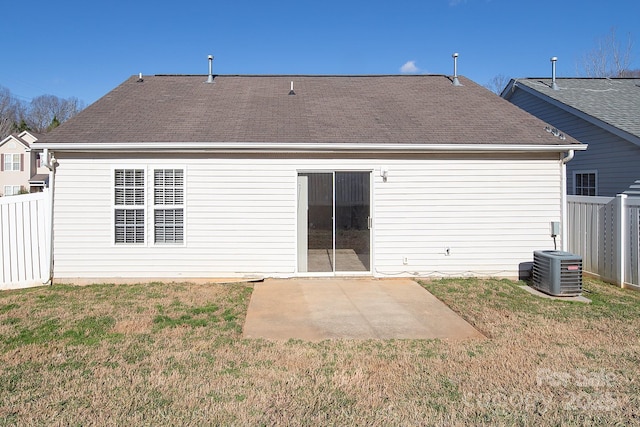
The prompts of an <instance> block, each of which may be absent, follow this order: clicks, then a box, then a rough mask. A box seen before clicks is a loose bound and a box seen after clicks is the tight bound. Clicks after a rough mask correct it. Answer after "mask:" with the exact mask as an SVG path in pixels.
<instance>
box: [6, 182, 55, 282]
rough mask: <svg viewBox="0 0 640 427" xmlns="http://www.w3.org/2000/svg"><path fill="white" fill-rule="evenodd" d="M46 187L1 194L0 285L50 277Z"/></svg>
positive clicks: (37, 280)
mask: <svg viewBox="0 0 640 427" xmlns="http://www.w3.org/2000/svg"><path fill="white" fill-rule="evenodd" d="M49 215H50V209H49V190H48V189H45V191H44V192H42V193H32V194H25V195H19V196H8V197H1V198H0V256H1V257H2V261H0V289H18V288H26V287H30V286H37V285H42V284H44V283H46V282H47V281H48V280H49V269H50V258H49V250H50V249H49V223H50V222H49V220H48V219H49Z"/></svg>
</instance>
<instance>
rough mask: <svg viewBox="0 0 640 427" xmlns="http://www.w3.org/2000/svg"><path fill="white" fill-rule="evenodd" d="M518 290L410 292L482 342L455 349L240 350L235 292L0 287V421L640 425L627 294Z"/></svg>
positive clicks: (498, 286)
mask: <svg viewBox="0 0 640 427" xmlns="http://www.w3.org/2000/svg"><path fill="white" fill-rule="evenodd" d="M519 284H520V283H517V282H511V281H505V280H477V279H464V280H440V281H430V282H425V283H423V285H424V286H425V287H426V288H428V289H429V290H430V291H431V292H432V293H434V294H435V295H436V296H438V297H439V298H440V299H442V300H443V301H445V303H447V304H448V305H449V306H450V307H452V308H453V309H454V310H456V311H457V312H459V313H461V314H462V315H463V316H464V317H465V318H466V319H467V320H468V321H470V322H471V323H473V324H474V325H475V326H476V327H477V328H478V329H480V330H481V331H483V332H484V333H485V334H487V335H488V336H489V337H490V339H488V340H483V341H465V342H445V341H439V340H395V341H394V340H368V341H348V340H335V341H324V342H320V343H307V342H301V341H296V340H291V341H288V342H269V341H264V340H244V339H242V338H241V328H242V322H243V320H244V317H245V314H246V309H247V305H248V301H249V298H250V294H251V290H252V287H251V286H250V285H247V284H234V285H220V284H209V285H196V284H185V283H181V284H163V283H152V284H137V285H95V286H89V287H71V286H59V285H58V286H54V287H50V288H39V289H29V290H24V291H6V292H2V293H0V425H13V424H21V425H23V424H26V425H43V424H56V425H69V424H88V425H97V424H99V425H103V424H109V425H115V424H118V425H119V424H134V425H216V424H223V425H230V424H231V425H274V424H276V425H277V424H287V425H312V424H313V425H317V424H322V425H424V424H427V425H463V424H467V425H469V424H471V425H483V424H484V425H559V424H563V425H603V424H608V425H612V424H616V423H618V424H620V425H629V424H634V423H635V424H638V423H640V411H639V410H638V407H639V403H640V401H639V399H638V395H639V392H640V386H639V383H640V379H639V377H638V372H639V369H638V366H639V363H640V342H639V334H638V330H637V327H638V326H637V325H638V323H637V319H638V318H639V315H640V293H637V292H631V291H626V290H620V289H617V288H614V287H612V286H609V285H605V284H602V283H599V282H596V281H591V280H589V281H586V283H585V288H587V289H588V290H590V291H591V293H590V294H588V297H590V298H591V299H592V300H593V303H592V304H589V305H585V304H578V303H568V302H564V301H552V300H544V299H540V298H537V297H534V296H532V295H530V294H528V293H526V292H524V291H523V290H521V289H520V288H519V287H518V285H519ZM283 309H286V307H283Z"/></svg>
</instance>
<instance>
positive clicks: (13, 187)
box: [4, 185, 22, 196]
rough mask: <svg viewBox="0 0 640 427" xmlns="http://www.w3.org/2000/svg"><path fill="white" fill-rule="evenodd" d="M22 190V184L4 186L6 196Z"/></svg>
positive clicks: (16, 193)
mask: <svg viewBox="0 0 640 427" xmlns="http://www.w3.org/2000/svg"><path fill="white" fill-rule="evenodd" d="M21 191H22V187H21V186H20V185H5V186H4V195H5V196H15V195H18V194H20V192H21Z"/></svg>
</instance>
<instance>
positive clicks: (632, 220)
mask: <svg viewBox="0 0 640 427" xmlns="http://www.w3.org/2000/svg"><path fill="white" fill-rule="evenodd" d="M567 222H568V224H567V226H568V230H567V232H568V242H567V243H568V245H567V249H568V250H569V252H572V253H575V254H578V255H581V256H582V268H583V270H584V271H585V272H586V273H591V274H594V275H597V276H599V277H600V278H602V279H603V280H605V281H607V282H611V283H614V284H617V285H620V286H629V287H634V288H636V289H639V290H640V197H627V195H626V194H619V195H618V196H617V197H586V196H568V197H567Z"/></svg>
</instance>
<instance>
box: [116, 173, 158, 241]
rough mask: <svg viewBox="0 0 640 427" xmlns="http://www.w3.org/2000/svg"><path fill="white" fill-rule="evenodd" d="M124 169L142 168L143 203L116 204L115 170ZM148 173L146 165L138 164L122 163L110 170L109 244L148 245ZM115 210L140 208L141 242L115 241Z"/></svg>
mask: <svg viewBox="0 0 640 427" xmlns="http://www.w3.org/2000/svg"><path fill="white" fill-rule="evenodd" d="M120 170H122V171H126V170H142V174H143V177H144V187H143V188H144V196H143V198H142V201H143V204H142V205H136V204H131V205H127V204H124V205H119V204H116V171H120ZM147 175H148V173H147V167H146V166H140V165H123V166H119V167H113V168H112V170H111V245H112V246H117V247H136V248H139V247H146V246H148V241H149V233H148V231H147V230H148V224H149V221H148V219H147V217H148V214H147V205H148V203H147V198H148V197H149V195H148V192H147V186H148V176H147ZM117 210H142V218H143V219H144V226H143V242H142V243H129V242H122V243H118V242H116V211H117Z"/></svg>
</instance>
